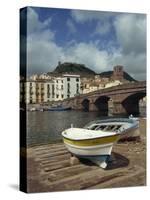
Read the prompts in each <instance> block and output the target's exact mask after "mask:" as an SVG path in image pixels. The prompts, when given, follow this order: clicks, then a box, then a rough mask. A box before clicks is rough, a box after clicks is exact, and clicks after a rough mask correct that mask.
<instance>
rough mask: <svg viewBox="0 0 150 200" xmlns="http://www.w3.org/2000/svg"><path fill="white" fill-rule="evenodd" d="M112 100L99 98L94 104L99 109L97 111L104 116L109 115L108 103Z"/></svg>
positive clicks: (104, 97) (103, 97) (105, 97)
mask: <svg viewBox="0 0 150 200" xmlns="http://www.w3.org/2000/svg"><path fill="white" fill-rule="evenodd" d="M109 100H110V97H108V96H100V97H98V98H97V99H96V100H95V102H94V104H95V106H96V107H97V110H98V111H99V112H100V114H102V115H108V110H109V108H108V101H109Z"/></svg>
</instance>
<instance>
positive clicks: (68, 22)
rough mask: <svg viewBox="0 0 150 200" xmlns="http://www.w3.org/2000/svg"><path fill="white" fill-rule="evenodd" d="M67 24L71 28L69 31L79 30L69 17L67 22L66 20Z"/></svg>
mask: <svg viewBox="0 0 150 200" xmlns="http://www.w3.org/2000/svg"><path fill="white" fill-rule="evenodd" d="M66 24H67V26H68V28H69V31H70V32H71V33H76V32H77V30H76V27H75V25H74V24H73V22H72V20H70V19H68V20H67V22H66Z"/></svg>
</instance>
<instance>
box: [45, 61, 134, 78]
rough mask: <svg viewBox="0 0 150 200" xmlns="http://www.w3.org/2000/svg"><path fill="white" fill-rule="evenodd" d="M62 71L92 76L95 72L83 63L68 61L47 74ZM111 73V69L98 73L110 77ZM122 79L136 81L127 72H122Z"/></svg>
mask: <svg viewBox="0 0 150 200" xmlns="http://www.w3.org/2000/svg"><path fill="white" fill-rule="evenodd" d="M63 73H69V74H79V75H80V76H81V77H84V76H93V75H96V74H97V73H95V72H94V71H93V70H91V69H89V68H87V67H86V66H85V65H84V64H77V63H70V62H64V63H59V64H58V65H57V67H56V68H55V70H54V71H52V72H48V74H49V75H56V76H57V75H58V74H63ZM112 74H113V71H106V72H102V73H100V74H99V75H100V76H101V77H108V78H110V77H111V76H112ZM124 79H125V80H128V81H136V80H135V79H134V78H132V77H131V76H130V75H129V74H128V73H127V72H124Z"/></svg>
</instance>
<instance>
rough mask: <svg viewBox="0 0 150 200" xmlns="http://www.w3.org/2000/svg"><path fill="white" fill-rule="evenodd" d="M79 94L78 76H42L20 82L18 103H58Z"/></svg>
mask: <svg viewBox="0 0 150 200" xmlns="http://www.w3.org/2000/svg"><path fill="white" fill-rule="evenodd" d="M79 94H80V75H70V74H64V75H62V76H59V77H48V76H47V75H46V74H42V75H41V76H37V75H34V76H31V77H30V78H29V79H28V80H26V81H24V80H21V81H20V101H21V102H26V103H27V104H32V103H48V102H53V101H60V100H63V99H66V98H71V97H74V96H76V95H79Z"/></svg>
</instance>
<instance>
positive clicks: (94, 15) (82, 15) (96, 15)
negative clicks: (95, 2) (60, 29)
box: [71, 10, 117, 23]
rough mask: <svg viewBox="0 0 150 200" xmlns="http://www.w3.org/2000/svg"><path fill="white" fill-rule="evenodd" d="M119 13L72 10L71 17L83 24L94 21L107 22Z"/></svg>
mask: <svg viewBox="0 0 150 200" xmlns="http://www.w3.org/2000/svg"><path fill="white" fill-rule="evenodd" d="M116 14H117V13H113V12H103V11H87V10H72V12H71V16H72V17H73V19H74V20H76V21H77V22H80V23H83V22H86V21H92V20H97V19H98V20H102V21H103V20H106V19H109V18H110V17H112V16H115V15H116Z"/></svg>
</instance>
